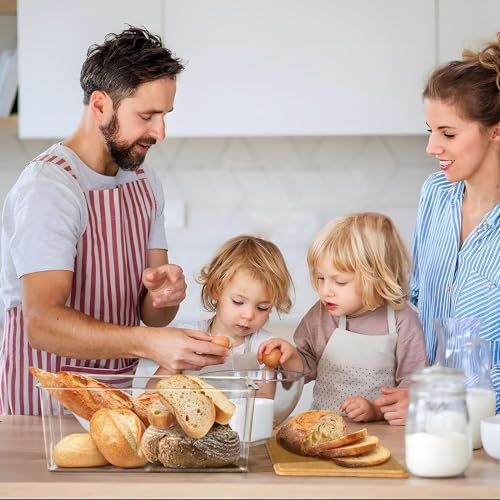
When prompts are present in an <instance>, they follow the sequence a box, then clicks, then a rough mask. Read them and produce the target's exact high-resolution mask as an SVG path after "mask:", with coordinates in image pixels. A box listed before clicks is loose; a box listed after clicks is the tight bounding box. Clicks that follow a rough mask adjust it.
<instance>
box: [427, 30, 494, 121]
mask: <svg viewBox="0 0 500 500" xmlns="http://www.w3.org/2000/svg"><path fill="white" fill-rule="evenodd" d="M423 97H424V99H425V98H426V99H436V100H442V101H445V102H448V103H450V104H453V105H455V106H456V107H457V108H458V110H459V112H460V113H461V115H462V116H463V118H465V119H467V120H470V121H475V122H478V123H480V124H481V125H482V126H483V127H485V128H489V127H492V126H494V125H496V124H497V123H499V122H500V31H499V32H498V33H497V36H496V40H495V41H493V42H491V43H488V44H487V45H485V46H484V47H483V48H482V49H481V50H480V51H478V52H474V51H472V50H467V49H466V50H464V51H463V54H462V60H461V61H450V62H448V63H446V64H443V65H442V66H440V67H439V68H437V69H436V70H434V72H433V73H432V74H431V76H430V77H429V80H428V81H427V84H426V86H425V88H424V91H423Z"/></svg>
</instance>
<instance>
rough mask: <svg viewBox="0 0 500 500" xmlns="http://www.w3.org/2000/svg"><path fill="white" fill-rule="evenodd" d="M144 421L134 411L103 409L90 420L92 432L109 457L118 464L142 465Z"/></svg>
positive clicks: (144, 460) (114, 463)
mask: <svg viewBox="0 0 500 500" xmlns="http://www.w3.org/2000/svg"><path fill="white" fill-rule="evenodd" d="M143 432H144V424H143V423H142V421H141V419H140V418H139V417H138V416H137V415H136V414H135V413H134V412H133V411H131V410H126V409H122V410H109V409H108V408H101V409H100V410H98V411H96V412H95V413H94V415H92V418H91V419H90V435H91V436H92V439H93V440H94V442H95V444H96V446H97V448H98V449H99V451H100V452H101V453H102V454H103V455H104V457H105V458H106V460H108V462H110V463H111V464H112V465H114V466H116V467H123V468H133V467H142V466H144V465H145V464H146V459H145V458H144V457H143V456H142V453H141V451H140V443H141V437H142V434H143Z"/></svg>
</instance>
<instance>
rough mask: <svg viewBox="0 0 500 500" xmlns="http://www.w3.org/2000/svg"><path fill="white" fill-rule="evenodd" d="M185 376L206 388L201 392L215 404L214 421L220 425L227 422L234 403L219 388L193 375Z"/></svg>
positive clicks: (233, 410) (232, 413)
mask: <svg viewBox="0 0 500 500" xmlns="http://www.w3.org/2000/svg"><path fill="white" fill-rule="evenodd" d="M186 377H188V378H190V379H191V380H193V381H195V382H196V383H197V384H198V385H199V386H200V387H201V388H202V389H206V390H204V391H203V393H204V394H205V395H207V396H208V397H209V398H210V399H211V400H212V401H213V403H214V406H215V421H216V422H217V423H218V424H221V425H226V424H228V423H229V421H230V420H231V418H232V416H233V415H234V412H235V411H236V405H235V404H234V403H233V402H232V401H229V399H227V396H226V395H225V394H224V393H223V392H222V391H221V390H219V389H217V388H216V387H214V386H213V385H212V384H209V383H208V382H205V381H204V380H203V379H201V378H200V377H196V376H194V375H186Z"/></svg>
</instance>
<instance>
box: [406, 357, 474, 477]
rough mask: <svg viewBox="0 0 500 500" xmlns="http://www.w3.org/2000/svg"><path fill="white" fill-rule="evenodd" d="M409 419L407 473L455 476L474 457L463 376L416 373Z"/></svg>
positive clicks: (444, 371)
mask: <svg viewBox="0 0 500 500" xmlns="http://www.w3.org/2000/svg"><path fill="white" fill-rule="evenodd" d="M409 394H410V404H409V406H408V413H407V416H406V429H405V456H406V466H407V468H408V470H409V471H410V472H411V473H412V474H414V475H417V476H422V477H452V476H459V475H461V474H463V473H464V472H465V470H466V469H467V467H468V465H469V463H470V460H471V458H472V446H471V434H470V428H469V414H468V411H467V404H466V398H465V385H464V373H463V371H462V370H459V369H455V368H443V367H437V366H432V367H428V368H423V369H422V370H419V371H417V372H415V373H414V374H413V377H412V383H411V384H410V388H409Z"/></svg>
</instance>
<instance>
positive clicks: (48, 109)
mask: <svg viewBox="0 0 500 500" xmlns="http://www.w3.org/2000/svg"><path fill="white" fill-rule="evenodd" d="M17 18H18V49H19V82H20V89H19V90H20V91H19V107H20V118H19V135H20V137H23V138H43V137H50V138H62V137H66V136H67V135H69V134H71V133H72V132H73V131H74V129H75V128H76V126H77V124H78V121H79V119H80V115H81V112H82V98H83V93H82V90H81V88H80V80H79V79H80V69H81V66H82V63H83V61H84V60H85V57H86V54H87V49H88V47H89V46H90V45H92V44H94V43H102V42H103V41H104V36H105V35H106V34H107V33H111V32H115V33H117V32H119V31H122V30H123V29H125V28H126V24H131V25H136V26H145V27H147V28H148V29H149V30H150V31H153V32H155V33H158V34H160V33H161V31H162V30H161V21H162V2H161V0H141V1H140V2H139V1H137V0H85V1H82V2H75V1H68V0H18V11H17Z"/></svg>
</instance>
